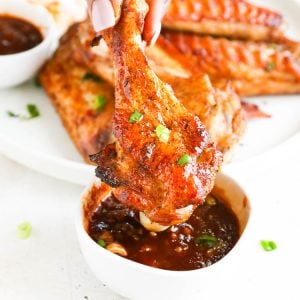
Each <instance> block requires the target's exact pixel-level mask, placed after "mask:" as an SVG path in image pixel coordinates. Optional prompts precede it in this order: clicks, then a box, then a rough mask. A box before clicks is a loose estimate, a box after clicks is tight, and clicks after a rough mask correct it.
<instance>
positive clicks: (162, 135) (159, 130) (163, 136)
mask: <svg viewBox="0 0 300 300" xmlns="http://www.w3.org/2000/svg"><path fill="white" fill-rule="evenodd" d="M170 132H171V131H170V130H169V129H168V128H167V127H166V126H164V125H161V124H159V125H158V126H157V127H156V129H155V134H156V136H157V137H158V139H159V140H160V141H161V142H163V143H167V142H168V140H169V137H170Z"/></svg>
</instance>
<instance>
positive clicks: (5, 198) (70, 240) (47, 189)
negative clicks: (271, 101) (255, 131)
mask: <svg viewBox="0 0 300 300" xmlns="http://www.w3.org/2000/svg"><path fill="white" fill-rule="evenodd" d="M279 150H280V151H279ZM279 150H276V151H275V152H274V153H273V154H270V155H266V156H265V157H264V158H260V159H257V160H256V162H255V163H256V164H257V165H256V167H255V168H253V166H254V163H252V162H249V163H245V164H244V165H241V166H240V167H239V168H235V169H230V168H229V169H228V170H229V171H230V173H231V174H232V175H233V177H235V178H238V179H239V181H240V182H242V183H243V184H244V185H245V186H246V187H247V189H249V190H250V189H251V190H252V193H251V194H252V197H254V198H255V199H252V201H253V202H255V201H258V200H259V201H260V202H261V201H265V202H264V203H263V205H261V207H260V208H261V209H260V211H255V212H253V218H258V219H259V218H260V219H261V218H262V219H264V218H265V220H266V221H265V222H263V224H265V226H263V228H258V230H259V231H261V234H259V235H258V236H259V237H261V238H264V237H266V238H270V239H274V240H275V241H276V242H277V244H278V249H277V250H276V252H273V253H263V255H264V254H265V258H264V259H263V260H260V263H261V262H262V261H263V262H264V261H265V262H266V267H268V268H270V264H271V265H272V264H273V263H272V260H273V261H274V263H276V264H277V265H278V269H276V267H275V270H274V272H276V274H277V275H276V276H275V278H277V279H276V281H275V282H273V280H274V274H273V276H271V274H270V276H269V275H268V273H269V272H273V270H272V269H266V277H265V278H266V281H265V282H257V283H256V282H255V276H254V277H253V283H252V285H253V286H257V287H258V289H257V290H256V289H253V290H250V291H247V293H246V295H245V293H244V292H243V291H241V292H242V294H244V297H243V299H248V297H249V299H251V298H252V299H254V298H253V297H255V298H256V299H262V298H261V297H259V296H262V295H268V296H269V297H268V298H269V299H278V298H277V297H276V296H278V295H283V296H285V297H284V298H283V299H289V300H292V299H300V292H299V276H298V275H295V273H294V271H295V270H299V269H300V263H299V251H300V242H299V240H300V238H299V236H300V234H299V233H300V218H299V208H300V197H299V185H300V173H299V167H300V156H299V153H300V139H296V140H294V141H293V142H292V143H290V144H286V145H285V146H283V147H281V149H279ZM279 152H281V153H282V155H278V153H279ZM20 155H22V153H20ZM274 156H275V157H277V158H278V159H277V160H276V161H274ZM250 165H252V167H250ZM0 187H1V188H0V212H1V217H0V299H1V300H2V299H3V300H19V299H20V300H35V299H36V300H41V299H42V300H56V299H57V300H85V299H89V300H91V299H92V300H93V299H101V300H102V299H105V300H119V299H122V298H121V297H119V296H117V295H115V294H114V293H113V292H111V291H110V290H109V289H107V288H106V287H105V286H103V285H102V284H101V283H99V282H98V281H97V279H96V278H95V277H94V275H93V274H92V273H91V272H90V271H89V269H88V267H87V265H86V264H85V261H84V260H83V257H82V255H81V253H80V250H79V246H78V243H77V238H76V232H75V229H74V212H75V210H76V209H77V208H78V203H79V197H80V193H81V191H82V187H81V186H78V185H73V184H70V183H66V182H63V181H58V180H56V179H53V178H50V177H46V176H44V175H41V174H39V173H36V172H33V171H31V170H29V169H27V168H24V167H22V166H20V165H18V164H16V163H14V162H12V161H10V160H8V159H6V158H5V157H3V156H0ZM250 200H251V199H250ZM261 203H262V202H261ZM263 208H264V209H263ZM23 221H29V222H30V223H31V224H32V227H33V232H32V236H31V237H30V238H29V239H27V240H21V239H18V238H17V236H16V227H17V225H18V224H19V223H20V222H23ZM258 251H259V250H258ZM271 256H272V258H271ZM295 258H296V260H295ZM245 272H247V270H245ZM120 276H126V275H125V274H120ZM241 276H242V274H241ZM268 278H270V280H268ZM271 278H272V279H271ZM280 283H281V284H280ZM264 287H265V289H264ZM237 288H238V287H237ZM257 297H259V298H257ZM274 297H275V298H274ZM224 299H227V297H226V295H224ZM232 299H234V298H232ZM141 300H142V299H141Z"/></svg>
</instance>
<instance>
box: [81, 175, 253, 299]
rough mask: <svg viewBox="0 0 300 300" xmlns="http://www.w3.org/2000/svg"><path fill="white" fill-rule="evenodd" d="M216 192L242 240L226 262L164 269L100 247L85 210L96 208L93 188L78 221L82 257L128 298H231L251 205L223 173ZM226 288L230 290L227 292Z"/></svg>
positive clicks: (226, 258) (219, 178)
mask: <svg viewBox="0 0 300 300" xmlns="http://www.w3.org/2000/svg"><path fill="white" fill-rule="evenodd" d="M95 185H98V187H100V186H101V183H99V182H97V183H96V184H95ZM214 192H215V193H216V194H219V193H221V194H222V199H224V200H225V201H226V202H227V203H228V204H229V205H230V206H231V208H232V210H233V211H234V212H235V214H236V215H237V217H238V219H239V223H240V229H241V237H240V239H239V241H238V242H237V244H236V245H235V247H234V248H233V249H232V250H231V251H230V252H229V253H228V254H227V255H226V256H225V257H224V258H223V259H221V260H220V261H218V262H217V263H215V264H214V265H212V266H210V267H207V268H203V269H198V270H192V271H167V270H161V269H156V268H152V267H149V266H145V265H142V264H139V263H136V262H133V261H130V260H128V259H125V258H122V257H120V256H118V255H116V254H112V253H111V252H109V251H107V250H105V249H103V248H101V247H99V245H97V244H96V243H95V242H94V241H93V240H92V239H91V238H90V237H89V235H88V234H87V232H86V230H85V227H86V225H87V222H86V221H85V220H84V215H86V208H87V207H89V210H90V209H91V210H93V209H95V205H94V203H91V201H90V199H91V197H90V195H91V193H92V187H90V188H89V189H88V190H86V191H85V192H84V194H83V197H82V203H81V206H80V209H79V213H78V216H77V220H76V227H77V233H78V238H79V243H80V246H81V251H82V253H83V256H84V258H85V259H86V261H87V263H88V265H89V267H90V268H91V270H92V271H93V272H94V274H95V275H96V277H97V278H98V279H99V280H100V281H101V282H103V283H104V284H106V285H107V286H108V287H109V288H111V289H112V290H114V291H115V292H116V293H118V294H120V295H122V296H125V297H127V298H129V299H134V300H153V299H155V300H159V299H172V300H176V299H198V300H202V299H216V298H215V297H213V296H215V295H216V293H217V292H218V291H219V292H220V293H221V295H223V293H225V294H224V295H223V296H226V297H225V298H224V299H229V294H230V291H231V289H233V288H235V283H234V278H231V275H232V274H233V272H234V271H236V273H235V275H232V276H241V274H240V273H239V272H240V266H241V265H242V264H241V262H242V261H243V260H244V259H247V258H246V257H245V254H244V253H245V251H243V250H242V248H245V247H241V245H243V240H244V239H245V236H246V232H247V230H245V228H246V225H247V223H248V220H249V216H250V204H249V201H248V199H247V197H246V195H245V192H244V191H243V190H242V189H241V188H240V187H239V185H238V184H237V183H236V182H235V181H233V180H232V179H231V178H229V177H228V176H226V175H224V174H219V175H218V177H217V180H216V184H215V190H214ZM104 194H105V193H104ZM106 194H107V193H106ZM230 274H231V275H230ZM224 287H225V288H224ZM226 287H228V288H229V289H228V291H227V292H226ZM218 289H219V290H218ZM226 293H228V295H226Z"/></svg>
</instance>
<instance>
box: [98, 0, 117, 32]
mask: <svg viewBox="0 0 300 300" xmlns="http://www.w3.org/2000/svg"><path fill="white" fill-rule="evenodd" d="M92 23H93V27H94V30H95V31H96V32H98V31H101V30H103V29H106V28H109V27H112V26H114V25H115V13H114V9H113V6H112V4H111V2H110V0H95V1H94V2H93V4H92Z"/></svg>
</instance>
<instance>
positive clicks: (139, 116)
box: [128, 110, 143, 124]
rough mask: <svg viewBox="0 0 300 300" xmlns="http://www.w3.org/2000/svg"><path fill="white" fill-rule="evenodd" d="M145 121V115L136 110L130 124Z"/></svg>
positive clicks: (131, 116) (130, 118)
mask: <svg viewBox="0 0 300 300" xmlns="http://www.w3.org/2000/svg"><path fill="white" fill-rule="evenodd" d="M142 119H143V115H142V114H141V113H139V112H138V111H137V110H134V112H133V113H132V114H131V115H130V117H129V120H128V122H129V123H131V124H133V123H136V122H138V121H141V120H142Z"/></svg>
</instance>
